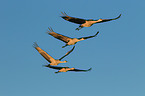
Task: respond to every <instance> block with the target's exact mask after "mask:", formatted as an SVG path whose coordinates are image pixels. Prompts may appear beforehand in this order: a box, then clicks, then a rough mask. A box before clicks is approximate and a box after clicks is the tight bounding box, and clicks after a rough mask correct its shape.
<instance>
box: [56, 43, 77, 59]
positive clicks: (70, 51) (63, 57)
mask: <svg viewBox="0 0 145 96" xmlns="http://www.w3.org/2000/svg"><path fill="white" fill-rule="evenodd" d="M74 48H75V46H74V47H73V48H72V49H71V50H70V51H68V52H67V53H66V54H65V55H64V56H62V57H61V58H60V59H59V60H61V59H63V58H64V57H66V56H67V55H69V54H70V53H71V52H72V51H73V50H74Z"/></svg>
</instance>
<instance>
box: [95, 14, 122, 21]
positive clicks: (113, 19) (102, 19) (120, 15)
mask: <svg viewBox="0 0 145 96" xmlns="http://www.w3.org/2000/svg"><path fill="white" fill-rule="evenodd" d="M120 17H121V14H120V15H119V16H118V17H116V18H113V19H99V20H100V21H99V20H98V22H97V23H102V22H107V21H112V20H116V19H118V18H120Z"/></svg>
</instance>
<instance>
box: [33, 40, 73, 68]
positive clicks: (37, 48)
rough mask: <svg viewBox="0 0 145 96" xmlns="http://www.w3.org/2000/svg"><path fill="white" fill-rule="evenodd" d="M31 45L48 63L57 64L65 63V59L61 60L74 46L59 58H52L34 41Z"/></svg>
mask: <svg viewBox="0 0 145 96" xmlns="http://www.w3.org/2000/svg"><path fill="white" fill-rule="evenodd" d="M33 47H34V48H35V49H36V50H37V51H38V52H39V53H40V54H41V55H42V56H43V57H44V58H45V59H46V60H47V61H48V62H49V63H50V65H58V64H59V63H66V62H67V61H66V60H65V61H61V60H62V59H63V58H64V57H66V56H67V55H69V54H70V53H71V52H72V51H73V50H74V48H75V46H74V47H73V48H72V49H71V50H70V51H68V52H67V53H66V54H65V55H64V56H62V57H61V58H60V59H54V58H53V57H51V56H50V55H49V54H48V53H46V52H45V51H44V50H42V49H41V48H40V47H39V46H38V45H37V43H36V42H34V44H33Z"/></svg>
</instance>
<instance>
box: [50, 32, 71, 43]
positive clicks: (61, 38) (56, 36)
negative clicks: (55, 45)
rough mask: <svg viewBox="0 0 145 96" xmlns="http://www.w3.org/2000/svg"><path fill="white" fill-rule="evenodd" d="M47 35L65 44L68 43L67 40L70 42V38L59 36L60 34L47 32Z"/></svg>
mask: <svg viewBox="0 0 145 96" xmlns="http://www.w3.org/2000/svg"><path fill="white" fill-rule="evenodd" d="M48 34H49V35H51V36H53V37H54V38H57V39H59V40H61V41H63V42H65V43H68V42H69V40H71V39H72V38H70V37H67V36H64V35H61V34H58V33H55V32H49V33H48Z"/></svg>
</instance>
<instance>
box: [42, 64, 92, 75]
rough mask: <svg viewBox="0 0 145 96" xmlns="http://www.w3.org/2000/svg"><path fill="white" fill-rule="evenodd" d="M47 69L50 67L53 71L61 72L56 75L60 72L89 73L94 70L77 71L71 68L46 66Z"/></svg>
mask: <svg viewBox="0 0 145 96" xmlns="http://www.w3.org/2000/svg"><path fill="white" fill-rule="evenodd" d="M44 66H45V67H49V68H52V69H56V70H59V71H57V72H55V73H60V72H67V71H75V72H87V71H90V70H91V69H92V68H89V69H87V70H82V69H75V68H70V67H56V66H51V65H44Z"/></svg>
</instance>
